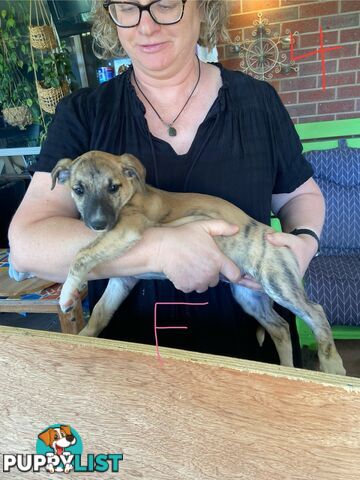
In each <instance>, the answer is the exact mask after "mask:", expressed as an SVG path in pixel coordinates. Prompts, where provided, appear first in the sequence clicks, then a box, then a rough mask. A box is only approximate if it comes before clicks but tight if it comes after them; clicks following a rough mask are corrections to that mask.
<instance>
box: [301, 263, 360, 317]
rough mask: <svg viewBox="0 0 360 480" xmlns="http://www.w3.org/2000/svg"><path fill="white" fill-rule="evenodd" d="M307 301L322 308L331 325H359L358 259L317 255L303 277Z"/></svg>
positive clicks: (359, 288) (359, 278)
mask: <svg viewBox="0 0 360 480" xmlns="http://www.w3.org/2000/svg"><path fill="white" fill-rule="evenodd" d="M304 285H305V291H306V293H307V295H308V297H309V299H310V300H312V301H314V302H316V303H319V304H320V305H322V306H323V308H324V310H325V313H326V315H327V318H328V320H329V322H330V324H331V325H346V326H359V325H360V308H359V305H360V256H359V255H348V256H337V255H329V256H327V255H320V256H318V257H315V258H313V260H312V261H311V263H310V266H309V268H308V270H307V272H306V273H305V277H304Z"/></svg>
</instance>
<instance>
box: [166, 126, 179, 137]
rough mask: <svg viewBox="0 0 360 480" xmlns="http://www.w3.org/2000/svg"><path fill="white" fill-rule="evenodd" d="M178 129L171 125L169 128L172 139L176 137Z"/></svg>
mask: <svg viewBox="0 0 360 480" xmlns="http://www.w3.org/2000/svg"><path fill="white" fill-rule="evenodd" d="M176 133H177V132H176V129H175V128H174V127H172V126H171V125H170V126H169V128H168V134H169V136H170V137H176Z"/></svg>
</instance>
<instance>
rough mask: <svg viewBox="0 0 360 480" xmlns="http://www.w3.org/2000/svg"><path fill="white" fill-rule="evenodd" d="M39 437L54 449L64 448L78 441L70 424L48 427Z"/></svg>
mask: <svg viewBox="0 0 360 480" xmlns="http://www.w3.org/2000/svg"><path fill="white" fill-rule="evenodd" d="M38 438H40V440H42V441H43V442H44V443H45V445H47V446H48V447H52V448H54V450H57V449H58V448H59V449H64V448H65V447H69V446H70V445H74V444H75V443H76V438H75V437H74V435H73V434H72V433H71V428H70V427H69V426H68V425H61V426H60V427H58V428H48V429H47V430H45V431H44V432H41V433H40V434H39V435H38Z"/></svg>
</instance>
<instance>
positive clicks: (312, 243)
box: [267, 232, 318, 277]
mask: <svg viewBox="0 0 360 480" xmlns="http://www.w3.org/2000/svg"><path fill="white" fill-rule="evenodd" d="M267 240H268V241H269V242H270V243H271V244H272V245H274V246H275V247H289V248H290V249H291V250H292V252H293V253H294V254H295V256H296V258H297V261H298V263H299V267H300V274H301V277H303V276H304V274H305V272H306V270H307V268H308V266H309V263H310V262H311V260H312V258H313V257H314V255H315V254H316V252H317V249H318V245H317V241H316V240H315V238H313V237H311V236H310V235H306V234H305V235H292V234H290V233H283V232H277V233H269V234H268V235H267Z"/></svg>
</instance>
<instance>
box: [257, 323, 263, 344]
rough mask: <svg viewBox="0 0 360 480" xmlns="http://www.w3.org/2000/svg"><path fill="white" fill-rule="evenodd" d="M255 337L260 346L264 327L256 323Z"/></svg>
mask: <svg viewBox="0 0 360 480" xmlns="http://www.w3.org/2000/svg"><path fill="white" fill-rule="evenodd" d="M256 338H257V341H258V342H259V345H260V347H262V346H263V343H264V340H265V328H264V327H262V326H261V325H258V327H257V329H256Z"/></svg>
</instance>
